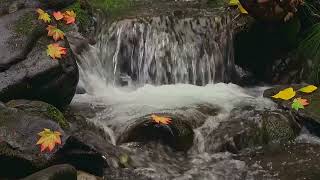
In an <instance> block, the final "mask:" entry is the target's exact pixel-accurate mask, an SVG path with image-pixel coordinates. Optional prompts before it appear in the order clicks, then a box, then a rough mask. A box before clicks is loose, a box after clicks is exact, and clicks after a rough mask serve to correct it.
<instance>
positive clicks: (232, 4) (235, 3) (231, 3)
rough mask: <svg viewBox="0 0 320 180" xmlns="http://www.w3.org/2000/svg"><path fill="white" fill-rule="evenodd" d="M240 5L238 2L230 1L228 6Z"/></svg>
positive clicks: (236, 0) (237, 0) (235, 0)
mask: <svg viewBox="0 0 320 180" xmlns="http://www.w3.org/2000/svg"><path fill="white" fill-rule="evenodd" d="M238 4H240V2H239V0H230V1H229V6H238Z"/></svg>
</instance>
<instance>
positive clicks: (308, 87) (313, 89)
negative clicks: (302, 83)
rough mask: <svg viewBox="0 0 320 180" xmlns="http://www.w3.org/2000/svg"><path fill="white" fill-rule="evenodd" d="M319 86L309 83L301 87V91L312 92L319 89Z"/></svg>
mask: <svg viewBox="0 0 320 180" xmlns="http://www.w3.org/2000/svg"><path fill="white" fill-rule="evenodd" d="M317 89H318V88H317V87H316V86H314V85H309V86H306V87H303V88H301V89H299V91H301V92H304V93H312V92H313V91H315V90H317Z"/></svg>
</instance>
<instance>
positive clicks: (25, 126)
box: [0, 100, 115, 178]
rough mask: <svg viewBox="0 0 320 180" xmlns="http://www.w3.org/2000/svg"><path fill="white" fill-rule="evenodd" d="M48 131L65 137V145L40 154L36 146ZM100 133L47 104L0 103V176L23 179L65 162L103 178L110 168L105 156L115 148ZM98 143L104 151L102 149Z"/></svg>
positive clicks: (28, 102) (30, 102)
mask: <svg viewBox="0 0 320 180" xmlns="http://www.w3.org/2000/svg"><path fill="white" fill-rule="evenodd" d="M77 127H78V128H77ZM44 128H47V129H51V130H53V131H59V132H60V133H61V134H62V136H61V140H62V143H61V145H57V146H56V147H55V148H54V149H53V151H51V152H48V151H45V152H40V147H39V145H37V144H36V143H37V141H38V139H39V135H38V133H39V132H41V131H43V129H44ZM82 130H83V131H82ZM74 132H77V133H74ZM98 134H99V133H96V132H95V130H94V129H91V131H90V126H88V127H87V128H82V129H81V128H80V127H79V126H77V125H73V124H72V123H70V122H67V121H66V120H65V118H64V116H63V115H62V113H61V112H60V111H59V110H58V109H56V108H55V107H53V106H51V105H49V104H47V103H44V102H39V101H29V100H17V101H10V102H8V103H7V104H0V169H1V171H0V177H6V178H21V177H24V176H27V175H30V174H32V173H34V172H36V171H39V170H41V169H43V168H47V167H49V166H52V165H55V164H64V163H66V164H71V165H73V166H74V167H75V168H77V169H80V170H83V171H86V172H89V173H92V174H94V175H98V176H102V173H103V171H104V169H105V168H106V167H108V164H107V162H106V157H105V156H106V155H105V154H108V147H113V146H112V145H108V141H106V140H105V139H104V138H102V137H100V136H99V135H98ZM97 142H99V143H100V144H102V145H101V146H100V147H103V148H100V149H98V148H99V146H98V145H97ZM114 149H115V148H114ZM111 150H112V149H111Z"/></svg>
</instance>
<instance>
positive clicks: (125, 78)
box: [73, 14, 275, 180]
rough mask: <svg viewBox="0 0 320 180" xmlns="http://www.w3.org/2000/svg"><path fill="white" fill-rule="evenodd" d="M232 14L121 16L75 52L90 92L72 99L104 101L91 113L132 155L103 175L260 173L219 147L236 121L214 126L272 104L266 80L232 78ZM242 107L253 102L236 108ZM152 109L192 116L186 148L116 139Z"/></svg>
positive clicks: (250, 117)
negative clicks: (249, 84)
mask: <svg viewBox="0 0 320 180" xmlns="http://www.w3.org/2000/svg"><path fill="white" fill-rule="evenodd" d="M230 19H231V18H230V17H229V15H226V14H225V15H210V16H208V17H206V16H203V17H189V18H177V17H171V16H170V17H168V16H163V17H153V18H142V19H135V18H134V19H125V20H120V21H117V22H115V23H113V24H112V25H111V26H110V27H109V28H105V29H103V31H101V33H100V34H99V36H98V37H99V38H98V42H97V44H96V45H94V46H91V47H90V50H89V51H88V52H86V53H83V54H81V55H79V57H78V58H79V59H80V63H79V67H80V73H81V74H80V75H81V85H82V86H83V87H84V88H85V90H86V92H87V93H86V94H83V95H77V96H76V97H75V99H74V101H73V103H75V104H76V103H83V102H84V103H90V104H91V105H92V106H100V107H101V106H102V107H103V110H102V111H99V112H98V113H97V115H96V117H94V118H90V119H88V120H89V121H91V122H94V123H95V124H96V125H97V126H99V127H102V128H103V129H104V130H105V132H106V133H107V134H108V135H109V137H110V141H111V142H112V143H113V144H114V145H118V146H121V147H122V148H124V149H126V150H127V151H128V152H129V155H130V158H131V163H132V164H131V167H130V168H126V169H123V170H115V171H114V172H113V171H112V170H109V171H108V173H107V175H106V177H107V179H108V178H109V179H159V180H163V179H176V180H185V179H190V180H191V179H199V180H214V179H228V180H229V179H231V180H233V179H259V178H258V176H257V174H259V173H261V171H258V170H256V169H257V168H254V169H255V170H252V168H249V166H248V165H247V164H246V163H245V162H244V161H241V160H238V159H237V158H235V155H234V154H232V153H230V152H227V151H222V150H221V146H222V144H223V143H225V142H227V141H230V142H233V141H234V140H233V135H231V134H232V133H233V132H232V131H233V129H228V126H226V129H219V127H220V126H219V125H220V124H223V123H224V122H231V121H232V122H235V123H239V126H243V120H245V121H252V122H256V121H259V120H260V119H259V118H260V116H258V115H256V114H255V113H254V112H255V111H272V110H274V109H275V106H274V104H273V103H272V102H271V101H269V100H267V99H264V98H262V92H263V90H264V89H265V88H251V89H248V88H241V87H240V86H238V85H235V84H231V83H229V82H230V81H231V80H232V76H233V71H234V62H233V47H232V46H233V45H232V40H233V32H232V28H230V26H229V24H230ZM198 85H202V86H198ZM245 107H251V110H242V109H241V108H245ZM237 109H238V111H235V112H236V113H234V110H237ZM154 113H157V114H170V115H173V116H177V117H180V118H181V119H182V121H183V122H186V123H188V124H190V126H191V127H192V129H193V132H194V139H193V145H192V147H191V148H190V149H189V150H188V151H187V152H177V151H175V150H172V149H171V148H169V147H167V146H164V145H162V144H160V143H158V142H149V143H146V144H144V143H138V142H127V143H121V142H122V139H123V137H125V136H128V133H129V129H130V128H131V127H132V126H136V125H137V123H139V119H140V118H142V117H145V116H148V115H150V114H154ZM238 119H239V120H238ZM235 127H236V128H237V126H235ZM231 128H232V126H231ZM243 128H245V127H243ZM240 130H241V127H240ZM229 131H230V132H229ZM235 133H237V132H235ZM239 133H241V132H240V131H239ZM217 134H220V135H217ZM129 135H130V134H129ZM214 138H217V139H214ZM114 168H116V166H114ZM262 174H263V177H264V178H266V179H273V177H271V175H268V173H266V172H262Z"/></svg>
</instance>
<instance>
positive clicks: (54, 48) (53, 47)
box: [47, 43, 67, 59]
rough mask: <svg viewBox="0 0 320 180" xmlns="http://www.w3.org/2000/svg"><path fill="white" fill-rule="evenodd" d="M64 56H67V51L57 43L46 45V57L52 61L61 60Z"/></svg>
mask: <svg viewBox="0 0 320 180" xmlns="http://www.w3.org/2000/svg"><path fill="white" fill-rule="evenodd" d="M65 54H67V49H66V48H64V47H61V46H60V45H59V44H58V43H55V44H49V45H48V49H47V55H48V56H50V57H52V58H53V59H57V58H61V56H62V55H65Z"/></svg>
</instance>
